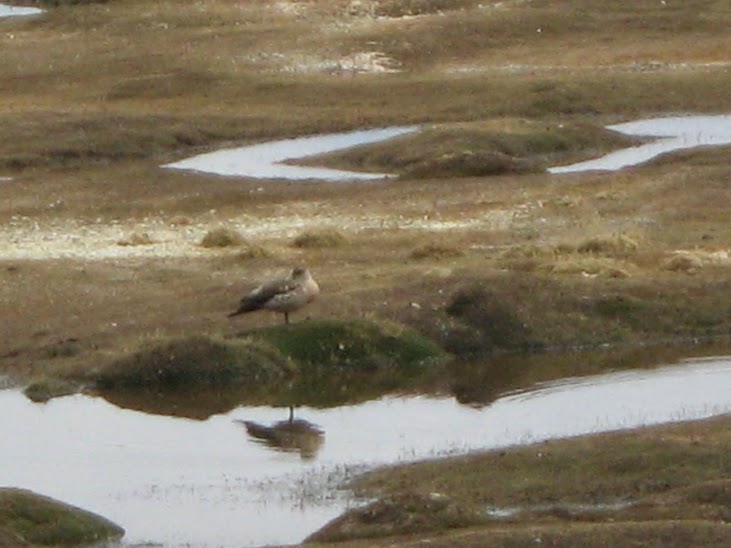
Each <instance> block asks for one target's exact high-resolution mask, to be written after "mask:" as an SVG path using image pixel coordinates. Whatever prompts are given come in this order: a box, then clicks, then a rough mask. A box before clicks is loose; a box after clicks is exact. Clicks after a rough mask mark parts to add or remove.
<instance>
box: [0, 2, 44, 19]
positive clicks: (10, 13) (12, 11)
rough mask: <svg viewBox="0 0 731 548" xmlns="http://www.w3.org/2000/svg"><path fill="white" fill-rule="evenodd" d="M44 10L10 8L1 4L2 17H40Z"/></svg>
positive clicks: (0, 13) (0, 15) (0, 12)
mask: <svg viewBox="0 0 731 548" xmlns="http://www.w3.org/2000/svg"><path fill="white" fill-rule="evenodd" d="M39 13H43V10H41V9H38V8H26V7H21V6H8V5H6V4H0V17H15V16H20V15H38V14H39Z"/></svg>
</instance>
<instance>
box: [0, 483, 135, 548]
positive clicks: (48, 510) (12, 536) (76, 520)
mask: <svg viewBox="0 0 731 548" xmlns="http://www.w3.org/2000/svg"><path fill="white" fill-rule="evenodd" d="M122 535H124V529H122V528H121V527H119V526H118V525H115V524H114V523H112V522H111V521H109V520H107V519H105V518H103V517H101V516H98V515H96V514H92V513H91V512H87V511H86V510H82V509H80V508H76V507H75V506H71V505H68V504H64V503H62V502H60V501H57V500H54V499H51V498H48V497H43V496H41V495H37V494H35V493H32V492H31V491H26V490H23V489H10V488H0V544H3V545H4V546H27V545H28V544H32V545H34V546H36V545H49V546H50V545H53V546H80V545H86V544H91V543H96V542H103V541H107V540H114V539H119V538H120V537H122ZM3 539H7V540H8V542H7V543H4V542H2V540H3Z"/></svg>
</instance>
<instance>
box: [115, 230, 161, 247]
mask: <svg viewBox="0 0 731 548" xmlns="http://www.w3.org/2000/svg"><path fill="white" fill-rule="evenodd" d="M154 243H155V240H154V239H153V238H152V237H151V236H150V235H149V234H148V233H147V232H133V233H132V234H130V235H129V236H127V237H126V238H122V239H121V240H119V241H118V242H117V245H121V246H128V245H151V244H154Z"/></svg>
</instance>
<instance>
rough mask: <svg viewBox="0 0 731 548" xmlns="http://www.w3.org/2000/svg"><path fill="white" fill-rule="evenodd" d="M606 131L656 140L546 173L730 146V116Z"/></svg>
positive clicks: (610, 166) (634, 124) (657, 120)
mask: <svg viewBox="0 0 731 548" xmlns="http://www.w3.org/2000/svg"><path fill="white" fill-rule="evenodd" d="M607 129H611V130H613V131H618V132H619V133H624V134H625V135H632V136H637V137H659V139H656V140H654V141H651V142H649V143H645V144H642V145H639V146H635V147H630V148H625V149H622V150H617V151H615V152H612V153H610V154H607V155H606V156H602V157H601V158H596V159H594V160H588V161H586V162H579V163H577V164H571V165H567V166H556V167H552V168H549V170H548V171H549V172H550V173H570V172H577V171H592V170H604V171H615V170H618V169H621V168H623V167H628V166H634V165H637V164H641V163H643V162H646V161H648V160H650V159H652V158H654V157H656V156H659V155H660V154H664V153H666V152H671V151H675V150H681V149H687V148H695V147H700V146H720V145H728V144H731V114H726V115H719V116H681V117H670V118H652V119H649V120H638V121H635V122H627V123H625V124H617V125H613V126H607Z"/></svg>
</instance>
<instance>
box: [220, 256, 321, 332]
mask: <svg viewBox="0 0 731 548" xmlns="http://www.w3.org/2000/svg"><path fill="white" fill-rule="evenodd" d="M319 294H320V286H318V285H317V282H316V281H315V280H314V278H313V277H312V275H311V274H310V271H309V270H307V269H306V268H302V267H297V268H295V269H293V270H292V272H291V273H290V274H289V276H287V277H284V278H275V279H272V280H268V281H266V282H264V283H263V284H261V285H260V286H259V287H257V288H256V289H254V290H252V291H251V292H250V293H249V294H247V295H246V296H244V298H243V299H241V302H240V303H239V307H238V309H236V311H235V312H232V313H231V314H229V315H228V317H229V318H232V317H234V316H238V315H239V314H246V313H247V312H253V311H255V310H273V311H274V312H281V313H282V314H284V323H285V324H288V323H289V313H290V312H294V311H295V310H299V309H300V308H302V307H303V306H305V305H306V304H308V303H311V302H312V301H313V300H314V299H315V297H317V296H318V295H319Z"/></svg>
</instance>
